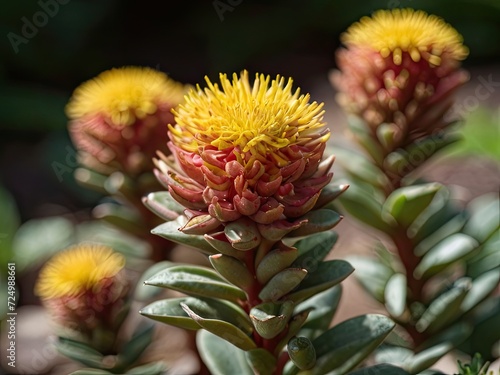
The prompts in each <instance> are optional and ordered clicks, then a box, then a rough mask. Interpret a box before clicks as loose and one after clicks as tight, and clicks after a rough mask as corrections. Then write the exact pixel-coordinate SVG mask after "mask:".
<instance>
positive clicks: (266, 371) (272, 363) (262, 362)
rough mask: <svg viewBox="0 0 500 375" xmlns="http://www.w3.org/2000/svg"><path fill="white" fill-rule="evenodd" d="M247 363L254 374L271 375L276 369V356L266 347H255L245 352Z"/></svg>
mask: <svg viewBox="0 0 500 375" xmlns="http://www.w3.org/2000/svg"><path fill="white" fill-rule="evenodd" d="M245 355H246V358H247V361H248V364H249V365H250V367H252V369H253V371H254V373H255V374H260V375H272V374H273V373H274V370H275V369H276V357H274V356H273V355H272V354H271V353H269V352H268V351H267V350H266V349H262V348H257V349H252V350H248V351H246V352H245Z"/></svg>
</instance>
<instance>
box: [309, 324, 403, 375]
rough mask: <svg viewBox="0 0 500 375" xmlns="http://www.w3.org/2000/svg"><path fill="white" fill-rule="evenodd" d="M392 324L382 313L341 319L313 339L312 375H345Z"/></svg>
mask: <svg viewBox="0 0 500 375" xmlns="http://www.w3.org/2000/svg"><path fill="white" fill-rule="evenodd" d="M394 326H395V324H394V322H393V321H392V320H390V319H389V318H387V317H385V316H383V315H377V314H369V315H362V316H358V317H355V318H352V319H349V320H347V321H344V322H342V323H340V324H338V325H336V326H334V327H333V328H331V329H329V330H328V331H326V332H325V333H323V334H322V335H321V336H319V337H317V338H316V339H314V340H313V342H312V343H313V345H314V347H315V349H316V357H317V361H316V366H315V367H314V368H313V370H312V374H314V375H319V374H325V373H329V374H331V375H340V374H345V373H347V372H348V371H349V370H351V369H353V368H354V367H355V366H356V365H357V364H358V363H360V362H361V361H362V360H363V359H365V358H366V357H367V356H368V355H369V354H370V353H371V352H372V351H373V350H374V349H375V348H376V347H377V346H379V345H380V343H382V341H383V340H384V338H385V337H386V336H387V335H388V334H389V333H390V332H391V331H392V329H393V328H394Z"/></svg>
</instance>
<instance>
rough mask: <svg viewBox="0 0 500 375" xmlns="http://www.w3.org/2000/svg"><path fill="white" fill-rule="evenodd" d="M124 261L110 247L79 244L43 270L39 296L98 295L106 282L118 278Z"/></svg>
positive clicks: (56, 256)
mask: <svg viewBox="0 0 500 375" xmlns="http://www.w3.org/2000/svg"><path fill="white" fill-rule="evenodd" d="M124 265H125V258H124V257H123V256H122V255H121V254H118V253H116V252H113V250H112V249H111V248H109V247H105V246H100V245H80V246H76V247H74V248H70V249H67V250H64V251H62V252H60V253H58V254H56V255H55V256H54V257H53V258H52V259H51V260H50V261H49V262H48V263H47V264H46V265H45V266H44V267H43V269H42V270H41V271H40V276H39V280H38V283H37V284H36V288H35V291H36V294H37V295H38V296H39V297H40V298H42V299H46V298H58V297H63V296H77V295H80V294H82V293H85V292H99V285H100V284H101V283H102V282H103V280H105V279H108V278H112V277H114V276H116V274H117V273H118V272H120V271H121V269H122V268H123V267H124Z"/></svg>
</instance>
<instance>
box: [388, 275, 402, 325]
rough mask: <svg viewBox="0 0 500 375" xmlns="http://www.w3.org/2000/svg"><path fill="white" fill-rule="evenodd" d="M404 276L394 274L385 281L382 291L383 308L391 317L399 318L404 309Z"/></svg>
mask: <svg viewBox="0 0 500 375" xmlns="http://www.w3.org/2000/svg"><path fill="white" fill-rule="evenodd" d="M406 289H407V285H406V276H405V275H403V274H402V273H395V274H394V275H392V276H391V278H390V279H389V280H388V281H387V284H386V285H385V291H384V300H385V307H386V308H387V311H388V312H389V314H391V316H393V317H396V318H399V317H400V316H401V315H403V313H404V312H405V308H406Z"/></svg>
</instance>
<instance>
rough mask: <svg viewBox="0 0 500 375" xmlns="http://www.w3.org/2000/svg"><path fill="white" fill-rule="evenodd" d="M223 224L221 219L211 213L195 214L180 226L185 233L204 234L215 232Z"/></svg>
mask: <svg viewBox="0 0 500 375" xmlns="http://www.w3.org/2000/svg"><path fill="white" fill-rule="evenodd" d="M220 226H221V223H220V221H219V220H217V219H216V218H215V217H212V216H210V215H209V214H201V215H194V216H192V217H190V218H189V220H188V221H187V223H186V225H184V226H183V227H182V228H180V231H181V232H182V233H185V234H195V235H202V234H206V233H207V232H208V233H210V232H213V231H214V230H216V229H218V228H219V227H220Z"/></svg>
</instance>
